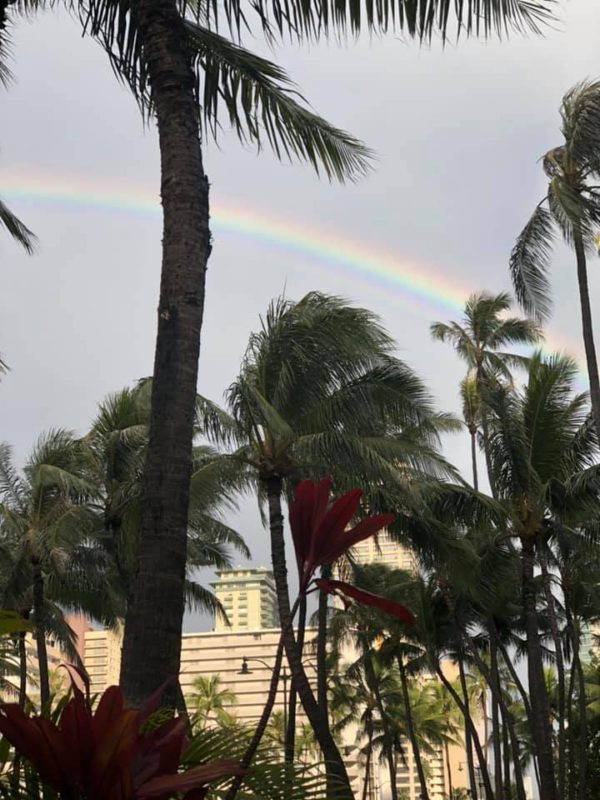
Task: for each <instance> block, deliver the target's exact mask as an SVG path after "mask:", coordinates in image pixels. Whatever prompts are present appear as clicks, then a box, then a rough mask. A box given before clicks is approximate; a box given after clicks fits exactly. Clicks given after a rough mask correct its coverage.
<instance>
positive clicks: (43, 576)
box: [0, 430, 96, 707]
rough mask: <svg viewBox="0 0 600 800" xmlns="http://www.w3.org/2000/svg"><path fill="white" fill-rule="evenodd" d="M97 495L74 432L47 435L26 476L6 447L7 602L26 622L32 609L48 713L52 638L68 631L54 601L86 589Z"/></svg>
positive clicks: (0, 465)
mask: <svg viewBox="0 0 600 800" xmlns="http://www.w3.org/2000/svg"><path fill="white" fill-rule="evenodd" d="M95 492H96V489H95V487H94V486H93V485H92V484H90V482H89V481H88V480H87V477H86V475H85V458H84V453H83V449H82V447H81V446H80V445H79V443H78V442H77V441H76V440H75V439H74V437H73V435H72V434H71V433H69V432H68V431H64V430H52V431H50V432H49V433H47V434H45V435H44V436H42V437H41V438H40V439H39V441H38V443H37V445H36V446H35V447H34V449H33V452H32V453H31V455H30V456H29V458H28V460H27V462H26V464H25V467H24V469H23V474H22V475H19V473H18V472H17V470H16V468H15V467H14V463H13V459H12V453H11V450H10V448H9V447H8V446H7V445H6V444H4V445H1V446H0V500H1V504H0V535H1V537H2V545H3V548H4V550H5V552H6V551H7V550H10V551H11V553H12V558H13V569H12V570H11V571H10V581H9V583H8V584H7V585H5V587H4V592H5V598H4V599H5V601H7V602H8V603H10V604H11V606H12V607H13V608H15V609H16V610H19V611H21V612H22V613H23V614H24V615H29V611H30V610H31V614H32V622H33V625H34V638H35V641H36V646H37V655H38V662H39V672H40V695H41V703H42V706H43V707H47V705H48V702H49V700H50V686H49V675H48V657H47V651H46V636H47V635H48V632H49V631H50V630H51V629H52V628H56V627H57V626H58V627H59V628H60V627H61V619H63V630H64V618H63V617H62V611H61V610H60V608H57V607H56V606H53V604H52V603H51V602H49V600H48V596H47V595H50V597H52V595H53V594H54V596H55V597H56V594H59V595H61V594H62V593H61V591H60V589H61V587H62V586H64V584H68V583H71V585H72V587H73V588H74V587H75V586H77V585H78V587H79V588H82V584H83V583H84V582H83V581H82V580H81V573H82V572H83V571H84V569H85V567H84V564H85V563H86V562H85V550H86V548H85V547H83V545H84V543H85V541H86V539H87V537H89V535H90V532H91V531H92V530H93V525H94V517H93V514H92V512H91V510H90V506H89V502H90V500H91V499H92V498H93V497H94V494H95ZM75 552H77V553H78V558H77V559H76V558H75V556H74V553H75ZM77 561H79V564H78V563H77ZM90 577H91V575H90ZM62 599H64V595H62ZM53 618H54V619H53ZM64 638H66V639H67V640H68V638H69V637H68V635H65V637H64Z"/></svg>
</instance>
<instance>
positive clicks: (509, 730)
mask: <svg viewBox="0 0 600 800" xmlns="http://www.w3.org/2000/svg"><path fill="white" fill-rule="evenodd" d="M490 637H491V640H492V642H494V643H495V645H498V641H497V638H496V627H495V624H494V622H493V620H492V621H491V624H490ZM468 642H469V649H470V651H471V653H472V655H473V659H474V661H475V663H476V665H477V668H478V669H479V670H480V672H481V674H482V675H483V677H484V678H485V680H486V681H487V683H488V685H489V687H490V690H491V692H492V700H493V701H495V702H496V703H497V704H498V708H499V709H500V713H501V715H502V722H503V727H504V731H505V732H506V734H507V736H506V738H505V745H504V749H505V764H504V772H505V778H506V776H508V779H507V781H506V783H505V789H504V791H505V797H506V800H510V798H511V795H510V790H511V781H510V760H511V759H510V751H509V748H508V739H510V744H511V749H512V751H513V753H512V755H513V757H512V762H513V766H514V773H515V783H516V786H517V798H518V800H526V797H525V784H524V782H523V772H522V770H521V762H520V761H519V755H520V749H519V739H518V737H517V733H516V730H515V727H514V720H513V718H512V715H511V713H510V711H509V709H508V706H507V705H506V702H505V700H504V694H503V692H502V686H501V683H500V680H499V675H498V680H494V677H493V673H492V672H491V668H490V670H488V668H487V666H486V664H485V662H484V661H483V659H482V658H481V656H480V655H479V652H478V650H477V649H476V646H475V642H473V640H472V639H471V638H470V637H469V638H468ZM507 752H508V754H509V755H508V763H507V757H506V753H507ZM506 784H508V785H506Z"/></svg>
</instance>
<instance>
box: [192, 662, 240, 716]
mask: <svg viewBox="0 0 600 800" xmlns="http://www.w3.org/2000/svg"><path fill="white" fill-rule="evenodd" d="M192 688H193V693H192V694H191V695H190V696H189V697H188V698H186V699H187V700H188V704H189V705H191V706H192V707H193V709H194V720H195V721H198V722H199V723H200V728H201V729H202V728H206V727H207V726H208V724H209V723H211V722H216V723H217V724H218V725H221V726H224V727H227V726H228V725H229V726H230V725H231V723H232V721H233V715H232V714H231V712H229V711H227V709H226V706H235V704H236V703H237V697H236V695H235V693H234V692H233V691H232V690H231V689H227V688H226V687H224V686H223V682H222V681H221V678H220V677H219V676H218V675H198V676H197V677H196V678H194V681H193V683H192Z"/></svg>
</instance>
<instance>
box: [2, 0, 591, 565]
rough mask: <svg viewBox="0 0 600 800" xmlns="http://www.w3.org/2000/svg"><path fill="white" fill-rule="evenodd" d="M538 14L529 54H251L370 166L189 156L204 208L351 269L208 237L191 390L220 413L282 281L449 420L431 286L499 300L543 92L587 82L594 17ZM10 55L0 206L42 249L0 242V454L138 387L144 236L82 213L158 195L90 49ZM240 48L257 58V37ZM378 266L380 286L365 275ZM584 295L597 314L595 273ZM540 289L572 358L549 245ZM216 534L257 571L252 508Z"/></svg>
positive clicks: (155, 252)
mask: <svg viewBox="0 0 600 800" xmlns="http://www.w3.org/2000/svg"><path fill="white" fill-rule="evenodd" d="M559 17H560V21H559V23H558V24H557V25H556V27H555V30H552V31H549V32H548V34H547V35H546V37H545V38H544V39H537V38H532V37H530V38H519V37H513V38H512V39H511V40H510V41H507V42H502V43H498V42H490V43H487V44H486V43H483V42H477V41H472V42H468V43H465V42H463V43H461V44H460V46H458V47H446V49H445V50H442V48H441V46H440V45H439V43H435V44H434V45H432V46H431V47H430V48H427V49H419V48H418V47H417V46H416V45H414V44H412V43H409V42H406V41H403V40H402V39H400V38H398V37H392V36H390V37H388V38H385V39H378V38H374V39H372V40H370V41H369V40H367V39H366V38H365V39H363V40H361V41H360V42H359V43H351V44H347V45H345V46H342V47H338V46H337V45H335V44H333V43H332V44H329V45H322V46H319V47H312V48H310V49H309V48H299V47H289V46H287V47H285V48H281V49H278V50H276V51H274V52H273V53H271V54H270V55H271V57H273V58H274V59H275V60H276V61H278V62H279V63H281V64H282V65H284V66H285V67H286V68H287V69H289V71H290V73H291V75H292V77H293V78H294V79H295V81H296V82H297V83H298V84H299V86H300V87H301V89H302V91H303V93H304V94H305V96H306V97H307V98H308V99H309V100H310V102H311V103H312V105H313V106H314V107H315V108H316V110H317V111H319V112H320V113H321V114H323V115H324V116H326V117H327V118H328V119H329V120H330V121H332V122H334V123H335V124H337V125H338V126H340V127H343V128H346V129H348V130H350V131H351V132H352V133H354V134H355V135H356V136H359V137H361V138H362V139H363V140H364V141H365V142H366V143H367V144H368V145H369V146H370V147H372V148H373V149H374V150H375V151H376V152H377V163H376V165H375V170H374V171H373V172H372V173H371V174H370V175H369V176H368V178H366V179H365V180H363V181H362V182H360V183H358V184H356V185H350V186H343V187H340V186H337V185H330V184H328V183H327V182H326V181H324V180H319V179H317V178H316V177H315V175H314V174H313V172H312V171H311V169H310V168H309V167H307V166H303V165H298V164H294V165H289V164H287V163H286V164H279V163H277V161H276V160H275V159H274V157H273V156H272V154H271V153H270V152H269V151H268V150H265V151H264V152H262V153H261V154H260V155H257V154H256V153H255V151H254V150H252V149H248V148H243V147H242V146H240V145H239V144H238V142H237V141H236V140H235V138H234V137H233V136H232V135H231V134H229V133H228V132H227V131H225V132H224V133H223V135H222V137H221V139H220V142H219V147H216V146H215V145H213V144H210V145H208V147H207V148H206V171H207V174H208V175H209V178H210V180H211V184H212V190H211V191H212V200H213V203H214V204H215V206H218V207H219V208H220V209H225V210H226V212H228V213H231V210H232V209H235V208H237V209H242V210H245V211H247V212H252V213H254V214H256V215H259V216H260V217H263V218H268V219H270V220H274V221H275V222H276V223H277V224H279V225H287V226H293V227H294V228H295V229H297V232H298V235H299V236H301V237H302V236H305V237H306V239H307V240H312V239H314V238H315V237H316V238H319V237H321V238H322V237H323V236H326V237H329V238H331V239H334V240H336V241H338V242H340V248H341V249H343V250H344V252H346V253H347V254H354V256H355V257H356V258H357V259H359V260H360V261H361V264H362V266H361V271H360V274H359V273H357V272H356V271H355V270H353V269H351V268H350V267H349V266H348V265H347V264H346V265H344V263H335V264H334V263H333V262H332V261H331V260H328V259H327V258H319V257H317V255H313V256H312V257H309V256H308V255H307V254H306V253H304V254H302V253H300V252H298V251H297V250H294V249H291V248H290V247H284V246H279V245H277V244H274V243H269V242H268V241H266V240H265V239H264V237H263V238H260V237H257V236H248V235H242V234H240V233H239V232H238V233H233V232H231V231H226V230H223V229H220V228H216V229H215V246H214V250H213V255H212V257H211V260H210V269H209V277H208V286H207V306H206V317H205V324H204V330H203V342H202V356H201V364H200V379H199V389H200V391H201V392H202V393H203V394H207V395H209V396H210V397H212V398H214V399H216V400H220V398H221V396H222V392H223V390H224V389H225V388H226V387H227V385H228V383H229V382H230V381H231V379H232V378H233V377H234V375H235V373H236V370H237V367H238V364H239V360H240V356H241V355H242V353H243V350H244V347H245V343H246V341H247V338H248V333H249V332H250V330H252V329H253V328H255V327H256V325H257V318H258V315H259V313H261V312H263V311H264V309H265V308H266V305H267V303H268V301H269V300H270V299H271V298H272V297H274V296H275V295H277V294H279V293H280V292H281V291H282V289H283V287H284V286H286V291H287V293H288V295H289V296H290V297H293V298H298V297H300V296H302V295H303V294H304V293H305V292H307V291H309V290H311V289H319V290H321V291H326V292H334V293H338V294H343V295H345V296H346V297H348V298H349V299H351V300H352V301H355V302H357V303H360V304H363V305H365V306H367V307H369V308H371V309H373V310H375V311H376V312H378V313H379V314H380V315H381V317H382V318H383V320H384V323H385V324H386V326H387V327H388V329H389V330H390V331H391V332H392V334H393V335H394V336H395V337H396V339H397V341H398V348H399V352H400V354H401V355H402V357H403V358H405V359H406V360H407V361H408V362H409V363H410V364H412V365H413V366H414V367H415V368H416V369H417V370H418V372H419V373H420V374H421V375H422V376H423V378H424V379H425V380H426V382H427V383H428V385H429V386H430V388H431V391H432V393H433V394H434V396H435V397H436V399H437V402H438V403H439V406H440V407H441V408H443V409H445V410H454V411H457V410H458V403H457V393H456V389H457V383H458V381H459V380H460V378H461V376H462V367H461V365H460V363H459V362H458V360H457V359H456V358H455V357H454V355H453V354H452V353H451V352H450V350H449V349H448V348H447V347H446V346H444V345H440V344H435V343H432V342H431V341H430V338H429V324H430V322H431V321H433V320H436V319H448V318H450V317H451V316H456V312H454V311H452V309H451V308H450V307H449V306H448V305H445V304H444V303H443V302H441V301H440V300H438V299H436V297H438V298H439V297H440V296H447V295H448V290H449V289H451V290H452V291H453V292H454V293H455V294H456V292H460V291H461V290H462V289H464V291H465V294H466V293H467V292H468V291H471V290H478V289H489V290H494V291H495V290H503V289H509V288H510V284H509V278H508V271H507V260H508V254H509V252H510V249H511V247H512V244H513V243H514V239H515V236H516V235H517V233H518V232H519V230H520V229H521V227H522V225H523V224H524V222H525V221H526V219H527V218H528V216H529V214H530V213H531V210H532V209H533V206H534V204H535V203H536V202H537V200H538V199H540V198H541V196H542V192H543V185H544V180H543V174H542V171H541V165H540V164H539V163H538V162H537V159H538V158H539V156H540V155H542V154H543V153H544V152H545V151H546V150H548V149H549V148H550V147H553V146H556V145H558V144H559V143H560V134H559V131H558V125H559V117H558V106H559V102H560V99H561V96H562V95H563V93H564V92H565V91H566V90H567V89H568V88H569V87H570V86H571V85H572V84H573V83H575V82H577V81H578V80H581V79H583V78H585V77H595V76H597V75H600V51H599V49H598V38H597V36H598V30H600V4H598V2H597V0H571V1H570V2H562V3H560V4H559ZM14 43H15V47H14V55H15V64H14V71H15V73H16V75H17V77H18V83H17V85H16V86H14V87H12V88H11V89H10V91H9V92H3V93H2V94H1V95H0V104H1V105H0V108H1V109H2V110H1V119H2V131H1V133H0V196H2V195H3V196H4V199H5V200H7V201H9V202H10V203H11V205H12V207H13V210H14V211H16V212H17V213H18V214H19V215H20V216H21V217H22V218H23V220H24V221H25V222H26V223H27V224H28V225H29V226H30V227H31V228H32V229H33V230H34V231H35V232H36V233H37V234H38V236H39V238H40V241H41V245H40V250H39V253H38V254H37V255H36V256H35V257H34V258H28V257H26V256H24V255H23V254H22V253H21V252H20V251H19V249H18V248H17V247H16V246H15V245H13V244H12V243H11V242H10V241H9V240H8V238H7V237H6V235H2V238H1V239H0V259H1V261H2V268H3V269H2V274H3V285H4V291H3V292H2V293H1V295H0V351H2V353H3V355H4V357H5V359H6V360H7V361H8V363H9V364H10V365H11V367H12V371H11V373H10V374H9V376H8V377H7V378H5V379H4V381H3V383H2V387H1V389H0V440H8V441H9V442H11V443H12V444H13V445H14V447H15V450H16V453H17V455H18V457H19V458H23V457H24V456H25V454H26V453H27V451H28V449H29V448H30V446H31V444H32V443H33V442H34V440H35V438H36V437H37V436H38V435H39V433H40V432H42V431H43V430H44V429H46V428H48V427H50V426H66V427H70V428H74V429H76V430H78V431H84V430H85V429H86V426H87V425H88V423H89V420H90V419H91V417H92V416H93V414H94V410H95V406H96V404H97V402H98V401H99V400H100V399H101V398H102V397H103V396H104V395H105V394H106V393H108V392H110V391H114V390H117V389H119V388H121V387H122V386H124V385H126V384H128V383H130V382H132V381H133V380H135V379H136V378H139V377H141V376H145V375H148V374H150V373H151V369H152V356H153V349H154V336H155V308H156V303H157V296H158V279H159V268H160V235H161V230H160V218H159V216H158V215H156V214H152V213H146V214H144V213H124V212H122V211H121V212H119V211H116V210H110V209H98V208H94V207H90V206H89V205H86V203H85V197H86V196H87V197H89V195H90V194H91V193H92V192H93V191H96V192H98V191H104V192H107V193H109V194H111V195H113V196H114V197H115V198H124V199H127V198H129V197H132V196H136V195H140V194H143V195H146V196H149V197H156V198H157V197H158V185H159V165H158V152H157V142H156V136H155V133H154V130H153V129H151V130H144V128H143V126H142V122H141V120H140V117H139V113H138V111H137V107H136V105H135V103H134V101H133V99H132V98H131V97H130V95H129V94H128V92H127V91H126V90H125V89H124V88H123V87H121V86H120V85H119V84H118V83H117V81H116V80H115V78H114V76H113V74H112V72H111V70H110V67H109V65H108V62H107V59H106V57H105V55H104V53H103V52H102V51H101V50H100V48H99V47H98V46H97V45H95V44H94V43H93V42H92V41H90V40H87V39H82V38H81V37H80V34H79V28H78V26H77V24H76V23H74V22H73V21H71V19H70V18H69V17H68V15H67V14H66V13H65V12H64V11H63V12H62V13H58V14H57V13H46V14H43V15H42V14H40V15H39V16H38V17H36V18H35V19H34V20H31V21H28V22H23V23H22V24H21V25H20V27H19V28H18V29H17V30H16V31H15V34H14ZM246 44H247V45H248V46H251V47H254V48H255V49H257V50H260V51H261V52H263V53H265V54H267V55H269V52H268V51H267V50H266V48H265V47H264V45H262V43H261V41H260V40H259V39H257V40H255V41H254V42H246ZM61 183H64V184H66V185H67V186H69V187H82V188H81V194H82V196H83V201H82V202H81V203H80V204H79V205H72V204H71V205H66V204H64V203H62V202H60V201H59V200H58V199H56V198H54V199H53V198H52V193H53V192H54V193H55V194H56V187H57V186H59V185H60V184H61ZM32 185H34V186H38V187H42V188H45V189H47V190H49V192H50V195H51V197H50V199H49V200H47V201H44V202H41V201H40V200H39V199H38V200H35V199H31V198H30V199H27V198H26V197H13V196H11V194H10V193H7V192H6V186H9V187H15V186H16V187H19V186H20V187H21V188H27V186H30V187H31V186H32ZM157 202H158V200H157ZM365 254H367V256H368V257H366V256H365ZM382 260H383V261H385V263H386V264H388V265H389V268H390V269H391V270H392V272H393V273H394V275H395V276H396V282H391V283H385V282H382V281H381V279H380V278H379V277H378V271H377V264H379V263H381V262H382ZM407 269H408V270H412V272H413V273H415V274H416V275H417V277H418V278H419V279H420V280H422V281H425V282H426V283H427V284H428V291H429V292H430V293H431V299H430V300H429V301H427V302H423V301H422V300H417V299H416V298H415V297H414V296H413V295H412V294H411V293H410V291H409V290H408V289H407V288H406V286H405V284H404V283H403V280H404V279H403V276H405V275H406V274H407ZM590 281H591V292H592V299H593V302H595V303H597V301H598V291H599V289H600V276H599V275H598V269H597V264H596V263H595V262H594V261H592V262H591V264H590ZM553 285H554V296H555V300H556V308H555V316H554V319H553V321H552V324H551V325H550V326H549V333H550V334H551V341H552V343H558V345H560V346H561V347H563V348H567V349H569V350H570V351H571V352H573V353H574V354H581V346H580V344H579V337H580V326H579V313H578V299H577V291H576V279H575V266H574V263H573V258H572V257H571V255H570V254H569V252H568V251H566V250H565V249H563V248H562V247H558V248H557V249H556V253H555V258H554V262H553ZM455 294H454V296H455ZM447 454H448V456H449V458H450V459H451V460H453V461H454V462H455V463H456V464H457V465H458V466H460V467H461V468H464V469H468V442H467V441H466V437H455V438H453V439H452V440H451V441H449V442H448V446H447ZM235 524H236V525H237V526H238V528H239V529H240V531H241V532H242V533H244V534H245V535H246V536H247V538H248V541H249V544H250V545H251V547H252V549H253V551H254V553H255V559H254V560H255V562H256V563H262V564H264V563H267V550H266V537H265V535H264V533H263V531H262V530H261V527H260V521H259V519H258V515H257V513H256V509H255V506H254V504H252V503H245V504H244V505H243V507H242V510H241V512H240V514H239V515H238V517H237V518H236V520H235Z"/></svg>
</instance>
